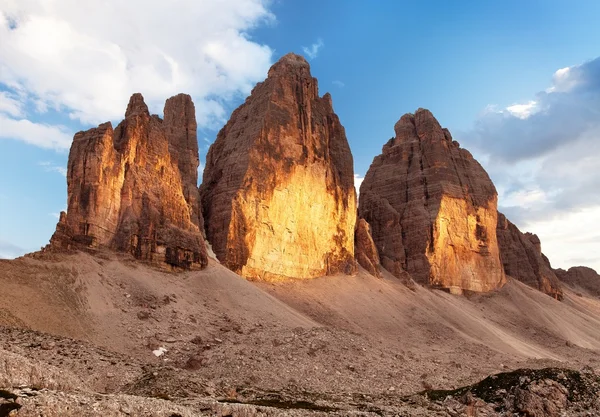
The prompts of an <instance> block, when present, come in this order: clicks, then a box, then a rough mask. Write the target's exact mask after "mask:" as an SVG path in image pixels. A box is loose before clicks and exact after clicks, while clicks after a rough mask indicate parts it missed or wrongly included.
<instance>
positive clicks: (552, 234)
mask: <svg viewBox="0 0 600 417" xmlns="http://www.w3.org/2000/svg"><path fill="white" fill-rule="evenodd" d="M598 224H600V206H597V207H591V208H586V209H582V210H580V211H573V212H570V213H565V214H564V215H561V216H559V217H557V218H553V219H549V220H539V221H533V222H531V223H529V224H528V225H527V226H528V227H529V228H530V230H532V231H534V232H535V233H537V234H538V235H539V236H540V238H542V250H543V251H544V253H546V254H547V255H549V256H550V261H551V262H552V267H553V268H565V269H568V268H570V267H572V266H580V265H584V266H588V267H590V268H594V269H595V270H596V271H600V257H599V256H598V254H600V229H599V228H598V227H597V225H598Z"/></svg>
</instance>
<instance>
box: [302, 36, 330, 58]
mask: <svg viewBox="0 0 600 417" xmlns="http://www.w3.org/2000/svg"><path fill="white" fill-rule="evenodd" d="M323 46H325V44H324V43H323V39H321V38H319V39H317V41H316V42H315V43H313V44H312V45H310V46H303V47H302V51H303V52H304V53H305V54H306V56H307V57H308V59H311V60H312V59H315V58H316V57H318V56H319V51H320V50H321V48H323Z"/></svg>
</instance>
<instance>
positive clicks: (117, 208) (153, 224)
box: [51, 94, 207, 268]
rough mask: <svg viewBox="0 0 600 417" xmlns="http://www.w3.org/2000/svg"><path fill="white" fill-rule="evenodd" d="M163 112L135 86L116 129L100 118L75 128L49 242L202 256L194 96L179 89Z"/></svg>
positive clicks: (194, 259)
mask: <svg viewBox="0 0 600 417" xmlns="http://www.w3.org/2000/svg"><path fill="white" fill-rule="evenodd" d="M164 114H165V119H164V120H161V119H160V118H159V117H158V116H156V115H152V116H151V115H150V114H149V112H148V107H147V106H146V104H145V103H144V99H143V97H142V95H141V94H134V95H133V96H132V97H131V99H130V101H129V105H128V106H127V111H126V113H125V119H124V120H123V121H122V122H121V123H119V125H118V126H117V127H116V129H114V130H113V127H112V125H111V123H104V124H102V125H100V126H98V127H97V128H94V129H90V130H88V131H85V132H79V133H77V134H76V135H75V137H74V139H73V144H72V145H71V151H70V153H69V162H68V168H67V192H68V207H67V212H66V214H64V213H63V214H62V215H61V219H60V221H59V224H58V226H57V231H56V233H55V234H54V236H53V237H52V239H51V247H70V246H72V245H74V244H83V245H87V246H90V247H97V246H104V247H108V248H112V249H115V250H118V251H123V252H130V253H131V254H133V255H134V256H135V257H136V258H139V259H143V260H148V261H153V262H157V263H167V264H170V265H173V266H178V267H185V268H190V267H194V266H197V267H203V266H205V265H206V264H207V255H206V248H205V245H204V238H203V233H202V227H203V221H202V215H201V211H200V207H199V193H198V189H197V181H198V174H197V169H198V142H197V138H196V119H195V109H194V104H193V103H192V100H191V98H190V96H188V95H183V94H180V95H178V96H175V97H172V98H170V99H169V100H168V101H167V103H166V105H165V109H164Z"/></svg>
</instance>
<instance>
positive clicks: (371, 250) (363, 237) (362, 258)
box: [354, 219, 381, 277]
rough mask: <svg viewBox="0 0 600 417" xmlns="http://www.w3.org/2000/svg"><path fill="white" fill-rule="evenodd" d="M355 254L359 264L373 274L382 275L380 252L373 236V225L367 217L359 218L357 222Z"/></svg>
mask: <svg viewBox="0 0 600 417" xmlns="http://www.w3.org/2000/svg"><path fill="white" fill-rule="evenodd" d="M354 255H355V257H356V260H357V261H358V263H359V265H360V266H362V267H363V268H365V269H366V270H367V271H369V273H370V274H371V275H373V276H376V277H381V273H380V272H379V264H380V262H379V253H378V252H377V247H376V246H375V242H373V237H372V236H371V227H370V226H369V223H367V221H366V220H365V219H359V220H358V221H357V222H356V229H355V231H354Z"/></svg>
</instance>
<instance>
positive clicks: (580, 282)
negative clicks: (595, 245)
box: [554, 266, 600, 297]
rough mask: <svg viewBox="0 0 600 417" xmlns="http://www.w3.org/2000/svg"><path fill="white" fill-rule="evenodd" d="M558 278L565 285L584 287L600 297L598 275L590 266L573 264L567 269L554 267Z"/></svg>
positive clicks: (599, 278) (599, 279) (599, 276)
mask: <svg viewBox="0 0 600 417" xmlns="http://www.w3.org/2000/svg"><path fill="white" fill-rule="evenodd" d="M554 272H555V274H556V276H557V277H558V279H559V280H561V281H562V282H564V283H565V284H567V285H570V286H573V287H576V288H577V289H579V288H580V289H584V290H586V291H587V292H589V293H590V294H591V295H594V296H596V297H600V275H598V273H597V272H596V271H594V270H593V269H592V268H588V267H586V266H574V267H572V268H569V270H568V271H565V270H564V269H560V268H559V269H555V270H554Z"/></svg>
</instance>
